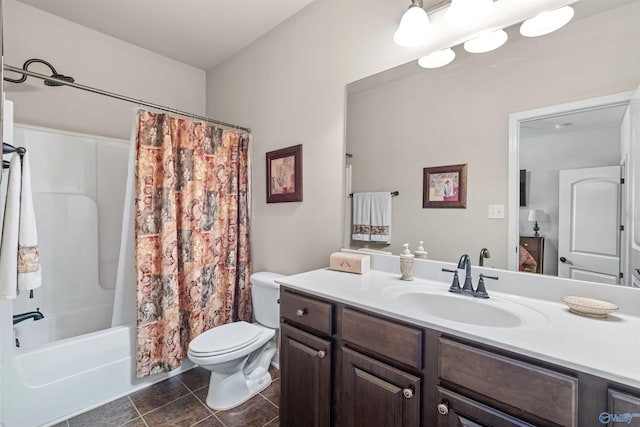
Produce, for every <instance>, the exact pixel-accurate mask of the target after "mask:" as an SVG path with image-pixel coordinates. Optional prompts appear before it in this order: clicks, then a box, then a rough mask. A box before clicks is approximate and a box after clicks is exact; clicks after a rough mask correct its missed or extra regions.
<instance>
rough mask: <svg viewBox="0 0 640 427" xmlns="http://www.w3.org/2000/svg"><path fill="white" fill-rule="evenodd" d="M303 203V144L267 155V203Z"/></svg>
mask: <svg viewBox="0 0 640 427" xmlns="http://www.w3.org/2000/svg"><path fill="white" fill-rule="evenodd" d="M301 201H302V144H300V145H294V146H293V147H287V148H282V149H280V150H275V151H270V152H268V153H267V203H279V202H301Z"/></svg>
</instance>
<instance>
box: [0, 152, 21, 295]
mask: <svg viewBox="0 0 640 427" xmlns="http://www.w3.org/2000/svg"><path fill="white" fill-rule="evenodd" d="M21 169H22V168H21V167H20V156H19V155H18V154H17V153H15V154H14V155H13V157H11V164H10V166H9V174H8V180H7V198H6V203H5V206H4V218H3V221H2V242H0V298H2V299H15V298H16V297H17V296H18V267H17V266H18V229H19V226H20V185H21V183H20V181H21V179H22V178H21V176H20V175H21Z"/></svg>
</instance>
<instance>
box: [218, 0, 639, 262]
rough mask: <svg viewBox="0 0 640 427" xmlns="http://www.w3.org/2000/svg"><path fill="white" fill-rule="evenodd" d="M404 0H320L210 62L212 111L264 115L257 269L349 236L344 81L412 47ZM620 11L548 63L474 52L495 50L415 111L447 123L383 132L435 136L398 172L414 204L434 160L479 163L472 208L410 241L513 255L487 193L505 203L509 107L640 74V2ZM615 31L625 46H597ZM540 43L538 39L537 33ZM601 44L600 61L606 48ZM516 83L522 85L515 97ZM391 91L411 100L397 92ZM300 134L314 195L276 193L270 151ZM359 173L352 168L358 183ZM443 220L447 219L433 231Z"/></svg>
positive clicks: (256, 119) (259, 138) (256, 170)
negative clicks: (267, 162)
mask: <svg viewBox="0 0 640 427" xmlns="http://www.w3.org/2000/svg"><path fill="white" fill-rule="evenodd" d="M392 3H394V2H389V1H372V2H367V7H366V8H363V7H361V5H362V3H360V2H346V1H331V0H329V1H317V2H314V3H312V4H311V5H310V6H308V7H307V8H305V9H304V10H302V11H301V12H300V13H298V14H297V15H296V16H294V18H292V19H290V20H289V21H287V22H286V23H285V24H283V25H281V26H280V27H278V28H277V29H276V30H274V31H272V32H271V33H269V34H268V35H267V36H266V37H264V38H262V39H261V40H259V41H258V42H257V43H255V44H253V45H252V46H250V47H249V48H247V49H246V50H244V51H243V52H241V53H240V54H238V55H236V56H235V57H233V58H231V59H230V60H228V61H226V62H225V63H223V64H222V65H220V66H218V67H216V69H214V70H212V71H210V72H209V73H208V74H207V112H208V114H209V115H213V116H216V117H219V118H221V119H223V120H225V121H231V122H238V123H241V124H245V125H248V126H251V127H252V129H253V151H252V154H253V162H254V164H253V169H252V171H253V178H252V183H253V230H252V231H253V234H252V236H253V255H254V258H253V259H254V270H261V269H270V270H274V271H280V272H283V273H294V272H298V271H303V270H307V269H309V268H317V267H322V266H326V265H327V263H328V254H329V253H330V252H331V251H333V250H336V249H338V248H339V247H340V245H341V242H342V241H343V239H342V224H343V217H342V212H343V204H344V203H343V198H342V195H343V191H344V190H343V188H344V187H343V175H344V171H343V166H344V145H343V144H344V133H345V111H346V109H345V85H346V84H348V83H350V82H352V81H354V80H357V79H359V78H361V77H364V76H366V75H370V74H372V73H376V72H379V71H381V70H383V69H386V68H389V67H391V66H396V65H399V64H401V63H403V62H404V60H406V59H411V53H410V52H408V51H406V50H403V49H400V48H397V47H395V46H394V45H393V43H392V41H391V39H392V34H393V31H394V30H395V26H396V25H397V20H398V18H399V15H400V14H401V13H402V10H398V7H397V5H395V4H392ZM623 9H624V10H623ZM610 13H613V14H614V19H611V22H609V23H608V24H607V25H606V26H604V27H603V26H594V28H593V29H591V25H592V24H591V23H590V22H588V21H589V20H588V19H587V20H585V21H580V22H574V23H572V24H571V25H570V26H569V27H567V29H569V28H572V27H579V28H581V29H585V28H586V29H590V31H587V32H586V33H584V34H583V33H580V34H579V40H580V42H581V43H582V44H581V45H580V46H578V47H577V48H575V46H574V45H575V43H574V42H575V37H576V36H575V34H576V33H575V32H572V34H573V35H569V36H567V37H565V38H561V39H560V41H559V43H558V44H557V45H556V47H555V48H553V49H549V50H548V52H543V53H546V55H547V59H548V61H552V62H553V64H554V65H553V67H551V68H547V69H545V68H544V67H542V66H541V64H539V63H538V62H537V61H538V58H537V57H535V58H528V56H527V53H526V51H522V48H521V45H520V44H518V43H509V42H508V43H507V44H506V45H505V46H504V47H502V48H501V49H500V50H505V49H506V50H508V51H509V52H510V53H514V52H515V53H516V54H518V55H517V59H516V60H514V61H512V62H511V64H510V65H509V67H510V68H509V67H507V68H508V70H506V69H505V70H503V69H501V68H500V67H496V66H493V67H492V66H491V65H492V64H491V63H490V61H489V60H488V59H487V58H488V57H487V56H483V55H479V56H477V57H473V58H471V61H470V62H472V63H485V62H486V63H485V64H484V65H485V69H484V70H485V71H484V72H483V73H482V74H479V75H475V76H472V75H470V74H467V77H468V78H467V79H466V81H465V85H464V86H463V87H457V86H454V85H453V84H454V83H453V82H454V81H453V80H445V81H442V82H441V83H440V87H435V86H436V85H435V84H434V85H432V86H431V87H429V89H428V90H429V91H434V92H428V91H426V90H425V92H422V93H420V95H421V96H416V98H415V99H414V101H412V102H413V104H412V106H413V107H414V110H413V112H410V113H409V114H408V115H407V116H406V117H407V118H412V119H414V120H415V121H416V122H427V123H428V124H429V125H432V126H433V129H435V130H434V131H433V132H432V133H429V134H427V133H421V134H417V135H412V136H411V137H409V133H408V132H407V131H405V130H404V129H403V128H402V126H397V127H396V128H394V130H395V131H397V132H396V133H393V134H392V135H393V138H392V140H389V139H388V138H387V139H385V141H386V143H387V144H393V145H394V148H395V147H396V146H397V145H398V144H399V141H403V142H404V141H412V143H413V144H414V147H418V146H424V147H425V150H429V151H428V156H429V157H427V158H425V159H424V160H420V161H419V162H417V161H416V160H414V158H416V157H420V156H421V155H422V156H424V152H423V151H421V152H420V154H419V155H417V156H416V155H415V154H412V152H411V150H410V149H409V148H406V149H405V150H406V151H405V154H406V153H409V155H408V156H405V159H407V158H408V159H409V161H411V162H413V163H409V164H408V165H407V167H406V168H405V170H406V172H401V171H398V172H397V173H396V175H400V174H402V175H404V176H403V177H402V179H408V180H410V181H412V187H411V188H410V189H408V190H407V191H409V192H404V193H403V192H402V188H400V186H398V185H394V186H393V187H394V188H392V189H393V190H400V191H401V195H400V197H398V198H397V199H398V200H397V202H398V203H401V201H400V200H401V199H402V200H403V201H402V203H404V202H406V203H410V204H411V205H412V206H415V205H416V204H418V203H420V198H421V193H419V192H417V191H419V188H420V186H421V175H420V174H421V168H422V167H424V166H430V165H434V166H435V165H439V164H451V163H469V164H470V166H469V177H470V182H469V201H468V208H467V209H466V210H464V211H463V210H447V212H441V213H440V215H438V214H437V213H435V212H434V210H429V212H428V213H424V215H423V218H422V219H421V220H420V221H419V222H420V224H424V225H426V226H427V227H430V228H429V229H428V230H423V231H422V232H419V231H416V232H414V233H413V234H412V235H411V237H412V239H411V240H410V241H411V242H414V243H412V245H415V242H417V240H425V241H426V242H429V241H431V242H434V246H435V245H451V246H450V247H451V248H452V249H450V251H449V253H447V254H446V255H445V256H446V257H447V258H446V259H451V257H452V254H453V253H455V254H456V255H459V254H460V253H462V252H463V251H468V252H469V253H475V251H476V246H477V250H479V249H480V248H481V247H482V246H487V247H490V249H491V251H492V254H493V253H494V252H495V253H496V256H495V257H494V258H497V259H498V260H500V259H502V260H503V262H501V263H497V262H496V264H495V265H496V266H498V267H499V266H506V236H507V221H506V220H504V221H494V222H493V223H488V222H487V219H486V216H487V204H488V203H497V204H504V205H505V208H506V205H507V159H508V158H507V153H508V125H507V120H508V114H509V113H510V112H516V111H523V110H527V109H532V108H535V107H541V106H545V105H552V104H557V103H562V102H567V101H570V100H576V99H581V98H588V97H592V96H598V95H603V94H608V93H612V92H621V91H625V90H630V89H632V88H635V87H636V86H637V82H638V79H639V77H640V61H639V59H638V57H637V56H636V55H633V54H632V52H634V51H635V46H637V41H638V40H639V32H640V30H639V29H638V28H637V25H635V23H636V22H637V16H639V13H640V8H639V7H638V5H637V4H636V5H634V6H629V7H626V8H622V9H618V10H614V11H612V12H610ZM631 24H633V25H631ZM602 34H607V37H603V36H602ZM603 39H606V40H608V41H609V42H610V43H611V44H612V45H613V46H614V49H613V50H605V51H603V50H601V49H598V48H597V46H599V45H601V44H602V43H603V42H602V40H603ZM530 43H533V44H534V45H535V46H538V43H539V42H537V41H536V40H533V41H531V42H530ZM539 50H540V49H534V51H532V52H531V53H532V55H533V54H535V55H537V54H540V52H539ZM596 51H597V52H598V55H599V57H598V61H594V52H596ZM535 55H534V56H535ZM458 67H459V64H456V63H455V62H454V64H452V67H450V68H448V69H445V74H447V73H455V72H456V70H457V69H458ZM618 69H620V71H621V73H620V75H618V76H616V77H615V78H612V77H611V73H610V72H611V71H612V70H618ZM511 73H525V75H526V76H529V77H530V78H532V79H533V82H528V81H527V80H526V79H525V83H524V84H523V82H522V81H521V80H519V79H517V78H514V77H513V75H512V74H511ZM421 85H422V86H421ZM427 85H428V83H420V84H416V86H414V87H413V88H405V92H412V93H417V92H419V90H421V89H424V86H427ZM447 85H448V86H447ZM414 89H415V90H414ZM530 92H533V93H532V94H531V95H528V93H530ZM512 94H517V95H519V96H516V97H515V98H514V97H513V96H511V95H512ZM388 95H389V96H393V95H394V94H393V93H389V94H388ZM450 95H453V97H450ZM478 95H479V96H478ZM471 96H473V97H472V98H471ZM386 102H387V105H396V106H398V105H399V102H398V101H395V100H394V99H390V98H387V99H386ZM496 103H500V107H499V108H496V107H494V105H495V104H496ZM418 106H419V107H420V108H416V107H418ZM461 109H466V111H471V112H472V120H471V121H469V120H468V121H467V122H466V123H465V124H464V126H463V125H461V123H460V122H459V120H458V118H459V117H461V116H462V117H469V115H468V114H463V112H462V111H461ZM434 111H435V112H438V113H439V114H440V115H439V116H437V118H434V117H433V116H431V113H433V112H434ZM395 113H398V114H402V113H399V112H397V111H396V112H395ZM452 117H453V119H452ZM386 118H387V117H385V116H384V115H377V116H374V117H371V118H370V120H369V123H370V124H375V125H376V126H382V125H383V124H384V123H385V120H386ZM408 121H409V120H406V121H405V122H403V124H404V123H406V122H408ZM488 122H491V123H492V125H491V127H490V128H486V127H485V124H486V123H488ZM424 127H426V124H425V126H424ZM387 135H389V133H387ZM298 143H302V144H303V150H304V201H303V202H302V203H286V204H266V203H265V177H264V175H265V167H264V153H265V152H266V151H270V150H273V149H276V148H282V147H286V146H289V145H294V144H298ZM371 144H372V145H374V144H375V143H374V142H371ZM416 162H417V163H419V167H418V164H417V163H416ZM414 163H416V164H414ZM355 173H356V171H355V169H354V183H355ZM389 186H391V185H390V184H389ZM375 189H376V188H372V189H371V190H375ZM394 203H396V201H395V200H394ZM454 211H455V212H454ZM461 216H472V217H473V218H475V220H473V222H472V223H471V225H470V226H469V225H467V223H465V225H464V226H462V225H460V224H461V223H460V222H459V221H458V219H459V217H461ZM433 230H437V231H438V233H437V234H435V233H431V231H433ZM441 230H446V231H448V232H452V233H453V234H451V233H449V234H447V233H444V232H442V231H441ZM476 235H477V236H478V239H479V240H478V241H477V242H478V244H480V245H481V246H478V245H477V244H475V243H474V242H472V244H470V245H469V246H468V247H467V246H465V244H466V242H467V240H468V239H469V237H472V236H476ZM479 242H481V243H479ZM398 243H402V242H398ZM453 245H455V246H456V247H455V249H453ZM427 249H429V248H427ZM498 262H499V261H498Z"/></svg>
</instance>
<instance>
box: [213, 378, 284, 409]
mask: <svg viewBox="0 0 640 427" xmlns="http://www.w3.org/2000/svg"><path fill="white" fill-rule="evenodd" d="M271 381H272V380H271V374H269V371H268V370H266V369H264V368H263V367H258V368H256V369H255V371H254V372H252V373H251V375H249V376H246V375H244V373H243V372H242V370H240V371H238V372H235V373H234V374H232V375H221V374H218V373H216V372H211V379H210V380H209V392H208V393H207V406H209V407H210V408H211V409H215V410H218V411H224V410H226V409H231V408H233V407H235V406H238V405H240V404H242V403H244V402H246V401H247V400H249V399H251V398H252V397H253V396H255V395H256V394H258V393H260V392H261V391H262V390H264V389H265V388H267V387H269V385H270V384H271Z"/></svg>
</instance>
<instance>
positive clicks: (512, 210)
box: [507, 91, 635, 271]
mask: <svg viewBox="0 0 640 427" xmlns="http://www.w3.org/2000/svg"><path fill="white" fill-rule="evenodd" d="M634 93H635V91H627V92H620V93H615V94H612V95H606V96H599V97H595V98H587V99H583V100H579V101H573V102H567V103H564V104H557V105H551V106H548V107H542V108H536V109H533V110H527V111H521V112H518V113H511V114H509V176H508V209H507V212H508V222H507V227H508V229H507V269H508V270H512V271H518V241H519V235H520V230H519V224H520V125H521V124H522V123H526V122H529V121H533V120H539V119H545V118H550V117H555V116H562V115H565V114H572V113H577V112H583V111H589V110H596V109H600V108H606V107H614V106H618V105H628V104H629V103H630V101H631V99H632V97H633V94H634Z"/></svg>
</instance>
